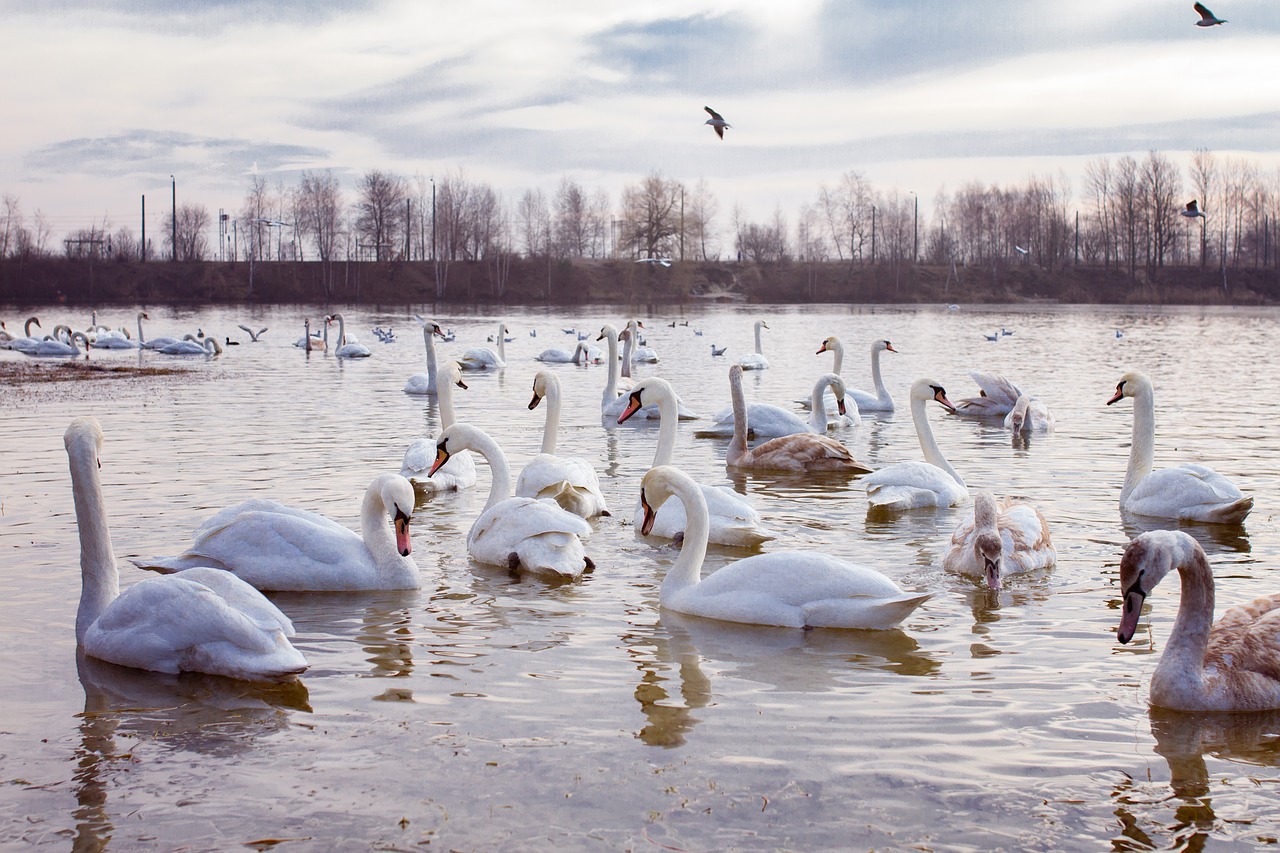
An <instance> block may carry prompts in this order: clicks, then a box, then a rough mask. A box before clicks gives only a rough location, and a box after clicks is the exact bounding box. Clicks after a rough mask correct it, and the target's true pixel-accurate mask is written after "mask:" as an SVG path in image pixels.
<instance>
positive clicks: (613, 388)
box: [597, 325, 701, 424]
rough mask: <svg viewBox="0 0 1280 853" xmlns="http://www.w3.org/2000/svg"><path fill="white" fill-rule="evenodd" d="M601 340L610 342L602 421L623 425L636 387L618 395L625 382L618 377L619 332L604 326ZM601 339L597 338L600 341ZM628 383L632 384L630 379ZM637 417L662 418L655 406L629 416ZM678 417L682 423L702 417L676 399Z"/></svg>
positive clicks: (643, 408) (602, 403)
mask: <svg viewBox="0 0 1280 853" xmlns="http://www.w3.org/2000/svg"><path fill="white" fill-rule="evenodd" d="M622 335H624V336H625V335H627V330H625V329H624V330H623V332H622ZM600 338H605V339H607V340H608V342H609V381H608V383H607V384H606V385H605V386H604V394H603V395H601V398H600V417H601V419H602V420H604V421H606V422H608V423H610V424H620V423H623V422H624V420H625V419H623V418H622V417H621V415H622V413H623V412H625V411H626V410H627V406H628V403H629V399H628V397H627V394H626V392H630V391H631V390H632V389H633V388H634V387H635V385H634V384H628V385H627V386H626V392H624V393H623V394H622V395H621V396H619V395H618V390H617V389H618V388H619V387H622V385H623V380H622V379H620V378H619V376H618V340H619V334H618V330H617V329H615V328H614V327H613V326H608V325H606V326H604V327H603V328H602V329H601V330H600ZM600 338H597V340H599V339H600ZM622 365H623V368H622V369H623V370H627V367H626V365H627V359H626V358H625V357H624V358H623V359H622ZM626 382H627V383H631V379H630V378H629V377H628V378H627V380H626ZM630 417H635V418H640V419H642V420H657V419H658V418H659V417H660V412H659V411H658V407H657V406H655V405H646V406H643V407H642V408H641V409H640V410H639V411H637V412H634V413H632V414H631V415H628V418H630ZM676 417H677V418H678V419H679V420H682V421H693V420H698V418H699V417H701V416H700V415H699V414H698V413H697V412H695V411H693V410H692V409H690V408H689V407H688V406H686V405H685V404H684V403H683V402H682V401H681V400H680V398H679V397H677V398H676Z"/></svg>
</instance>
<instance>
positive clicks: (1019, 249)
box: [1013, 245, 1029, 256]
mask: <svg viewBox="0 0 1280 853" xmlns="http://www.w3.org/2000/svg"><path fill="white" fill-rule="evenodd" d="M1013 250H1014V251H1015V252H1017V253H1018V254H1019V255H1024V256H1025V255H1027V254H1029V253H1028V251H1027V250H1026V249H1024V248H1022V247H1021V246H1017V245H1015V246H1014V247H1013Z"/></svg>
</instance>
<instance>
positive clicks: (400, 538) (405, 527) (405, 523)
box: [395, 509, 413, 557]
mask: <svg viewBox="0 0 1280 853" xmlns="http://www.w3.org/2000/svg"><path fill="white" fill-rule="evenodd" d="M395 525H396V550H397V551H399V552H400V556H401V557H407V556H409V554H410V552H412V551H413V546H412V545H410V544H409V516H407V515H405V514H404V513H403V512H401V511H400V510H398V509H397V510H396V521H395Z"/></svg>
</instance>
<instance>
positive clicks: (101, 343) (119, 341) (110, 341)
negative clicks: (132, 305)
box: [93, 311, 148, 349]
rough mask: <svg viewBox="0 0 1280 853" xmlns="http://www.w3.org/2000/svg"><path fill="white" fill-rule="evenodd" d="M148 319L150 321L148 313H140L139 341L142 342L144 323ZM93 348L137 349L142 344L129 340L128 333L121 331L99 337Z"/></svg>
mask: <svg viewBox="0 0 1280 853" xmlns="http://www.w3.org/2000/svg"><path fill="white" fill-rule="evenodd" d="M146 319H148V318H147V312H145V311H139V312H138V317H137V320H138V340H139V341H141V340H142V321H143V320H146ZM93 346H94V348H95V349H137V348H138V347H139V346H140V344H139V343H136V342H134V341H131V340H129V335H128V332H127V331H125V330H123V329H121V330H120V331H119V332H112V331H110V330H108V331H107V332H105V333H104V334H101V335H98V337H97V339H96V340H94V342H93Z"/></svg>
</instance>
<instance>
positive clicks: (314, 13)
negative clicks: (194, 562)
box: [0, 0, 1280, 233]
mask: <svg viewBox="0 0 1280 853" xmlns="http://www.w3.org/2000/svg"><path fill="white" fill-rule="evenodd" d="M1210 5H1211V7H1213V8H1214V11H1215V12H1217V13H1218V14H1219V15H1220V16H1221V17H1223V18H1227V19H1228V20H1229V21H1230V23H1228V24H1226V25H1224V26H1220V27H1214V28H1210V29H1201V28H1198V27H1196V26H1193V24H1194V22H1195V21H1196V20H1197V16H1196V14H1195V13H1194V12H1193V10H1192V8H1191V6H1192V0H1112V2H1111V3H1110V4H1108V5H1106V6H1103V5H1102V4H1092V5H1086V4H1080V3H1063V2H1061V0H1056V2H1048V1H1047V0H902V2H889V0H881V2H880V3H876V4H872V3H869V2H862V0H831V2H810V0H781V2H779V0H769V1H768V2H765V0H647V2H643V3H617V2H608V0H603V2H602V0H510V2H502V0H466V2H459V0H453V2H448V3H444V2H437V0H315V2H308V3H287V4H286V3H284V2H269V0H268V1H267V2H264V0H205V2H200V3H181V4H178V3H172V2H168V0H131V2H125V0H118V2H78V0H43V2H41V3H38V4H37V3H30V2H25V0H0V10H2V12H3V16H4V21H5V23H4V26H3V28H0V75H3V79H4V80H5V85H4V89H5V92H4V95H3V105H4V108H3V123H4V132H3V133H2V134H0V192H2V193H3V194H5V195H7V196H11V197H16V198H17V199H18V200H19V202H20V204H21V208H22V211H23V212H24V213H25V214H26V215H27V216H28V217H30V216H31V215H32V214H33V213H34V212H36V211H37V210H39V211H41V212H42V213H43V214H44V215H45V217H46V218H47V220H48V221H49V222H50V223H51V224H52V226H53V228H54V230H55V233H60V232H61V231H64V230H67V229H74V228H79V227H87V226H88V225H90V224H93V223H98V224H100V223H101V222H102V221H103V220H104V219H105V220H106V221H107V222H108V225H109V227H110V228H111V229H114V228H116V227H119V226H120V225H130V226H132V227H133V228H134V230H135V232H136V231H137V226H138V219H139V213H138V208H139V197H140V196H141V195H143V194H145V195H146V196H147V208H148V219H149V221H148V228H149V229H150V228H152V227H157V226H158V223H159V222H160V221H161V219H162V217H164V216H165V215H167V209H168V206H169V191H170V183H169V176H170V175H174V176H175V179H176V181H177V187H178V200H179V203H180V204H181V203H186V202H199V203H202V204H204V205H205V206H206V207H208V208H210V210H212V211H217V210H218V209H219V208H226V209H227V210H228V211H229V212H234V211H236V210H238V209H239V207H240V206H241V204H242V201H243V198H244V196H245V191H246V189H247V187H248V185H249V180H250V176H251V175H252V174H254V173H257V174H261V175H264V176H266V177H267V178H268V180H269V181H270V183H271V184H272V185H274V184H275V183H277V181H281V180H282V181H283V182H284V184H285V185H286V186H293V185H295V184H296V183H297V175H298V172H299V171H300V170H302V169H326V168H328V169H334V170H335V171H336V172H338V173H339V174H340V175H341V176H342V177H343V179H344V181H345V182H348V183H350V182H351V181H352V180H353V179H354V178H355V177H356V176H358V175H359V174H361V173H363V172H364V171H366V170H369V169H382V170H388V171H393V172H396V173H399V174H401V175H404V176H405V177H408V178H412V177H413V176H414V175H419V174H420V175H425V176H430V175H436V176H441V175H444V174H446V173H448V172H451V171H453V170H456V169H459V168H460V169H462V170H463V171H464V172H465V174H466V176H467V177H468V178H470V179H472V180H477V181H485V182H487V183H489V184H491V185H492V186H494V187H495V189H497V190H499V191H500V192H502V193H503V195H504V196H505V197H506V198H507V199H508V200H509V201H511V202H512V203H514V202H515V201H516V200H517V199H518V198H519V196H520V195H521V194H522V193H523V192H524V190H525V189H528V188H532V187H541V188H543V189H546V190H548V191H550V190H553V189H554V187H555V185H556V184H557V183H558V182H559V180H560V179H561V177H563V176H569V177H572V178H574V179H575V180H577V181H578V182H579V183H581V184H582V185H583V186H584V187H586V188H587V189H588V190H593V189H594V188H596V187H601V188H604V189H605V190H607V191H608V192H609V193H610V194H611V196H613V197H614V198H616V197H617V194H618V192H619V190H620V189H621V188H622V187H623V186H625V185H626V184H629V183H633V182H635V181H636V180H638V179H639V178H641V177H643V176H644V175H646V174H649V173H651V172H654V171H657V172H661V173H662V174H664V175H666V176H669V177H674V178H677V179H680V180H683V181H686V182H688V183H690V184H693V183H696V182H697V181H698V180H699V179H704V178H705V179H706V181H707V182H708V185H709V186H710V188H711V189H712V191H713V192H714V193H715V195H716V196H717V197H718V198H719V200H720V208H721V212H722V213H721V216H722V218H723V219H726V220H727V218H728V212H729V211H730V210H731V209H732V207H733V206H734V205H735V204H740V205H741V206H742V207H743V210H744V212H746V213H747V214H748V216H750V217H752V218H757V219H761V220H763V219H766V218H769V217H770V216H771V215H772V213H773V211H774V210H775V208H780V209H781V210H782V212H783V213H784V215H786V216H787V217H788V219H789V220H790V221H792V222H794V221H795V215H796V212H797V211H798V210H799V207H800V205H802V204H804V203H806V202H809V201H811V200H812V199H813V198H814V197H815V196H816V194H817V191H818V187H819V186H820V185H821V184H822V183H824V182H825V183H828V184H834V183H835V182H836V181H837V180H838V178H839V176H840V175H841V174H842V173H844V172H846V171H848V170H851V169H855V170H858V171H860V172H862V173H863V174H865V175H866V176H867V177H868V178H869V179H870V180H871V181H872V182H873V183H874V184H875V185H876V187H877V188H878V189H882V190H885V191H889V190H892V189H894V188H896V189H898V190H899V191H901V192H903V193H907V192H913V191H914V192H917V193H918V194H919V197H920V200H921V204H922V210H927V208H928V206H929V205H930V203H931V202H932V200H933V198H934V197H935V195H936V194H937V193H938V192H939V191H940V190H946V191H951V190H954V189H956V188H958V187H960V186H962V185H964V184H967V183H969V182H972V181H975V180H976V181H979V182H982V183H984V184H990V183H999V184H1009V183H1020V182H1022V181H1023V180H1024V179H1025V178H1026V177H1027V176H1029V175H1031V174H1036V175H1053V176H1057V175H1058V174H1059V173H1063V174H1065V175H1066V177H1067V178H1068V180H1069V181H1070V182H1072V185H1073V186H1076V187H1078V186H1079V180H1078V177H1079V175H1080V173H1081V170H1082V168H1083V165H1084V163H1086V162H1087V161H1088V160H1090V159H1093V158H1095V157H1097V156H1099V155H1107V156H1112V157H1114V156H1116V155H1119V154H1123V153H1129V152H1132V153H1136V154H1138V155H1141V154H1143V153H1145V152H1146V151H1147V150H1149V149H1157V150H1160V151H1162V152H1164V153H1166V154H1168V155H1170V156H1171V157H1173V158H1174V159H1175V161H1177V162H1179V163H1181V162H1183V161H1184V158H1185V155H1186V153H1187V152H1189V151H1191V150H1192V149H1195V148H1209V149H1212V150H1214V151H1215V152H1220V153H1222V154H1224V155H1225V154H1238V155H1241V156H1244V157H1246V158H1248V159H1250V160H1252V161H1254V162H1255V163H1257V165H1258V166H1260V167H1261V168H1263V169H1264V170H1271V169H1273V168H1277V167H1280V3H1277V2H1276V0H1217V2H1211V3H1210ZM704 104H710V105H711V106H713V107H714V108H716V109H717V110H719V111H720V112H721V113H723V114H724V116H725V117H726V119H727V120H728V121H729V122H731V123H732V125H733V127H732V129H730V130H728V131H727V132H726V138H725V140H724V141H723V142H722V141H720V140H719V139H717V138H716V136H715V134H714V132H713V131H712V129H711V128H710V127H707V126H705V125H704V124H703V121H704V120H705V119H706V115H705V114H704V113H703V112H702V107H703V105H704Z"/></svg>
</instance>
